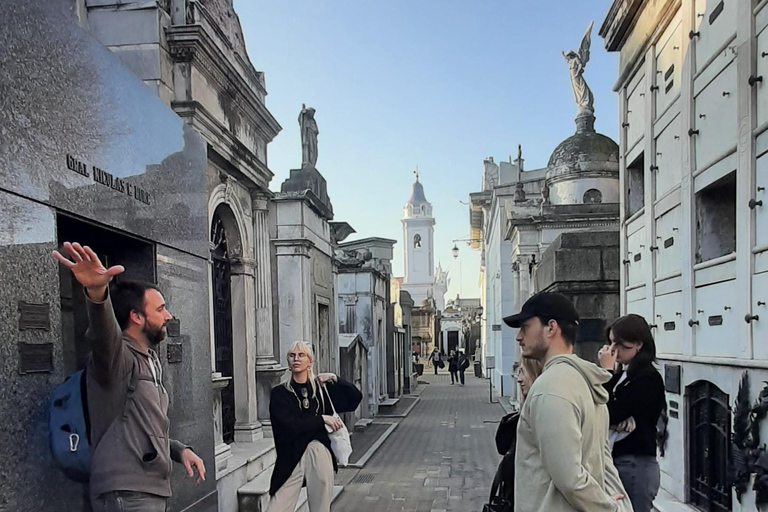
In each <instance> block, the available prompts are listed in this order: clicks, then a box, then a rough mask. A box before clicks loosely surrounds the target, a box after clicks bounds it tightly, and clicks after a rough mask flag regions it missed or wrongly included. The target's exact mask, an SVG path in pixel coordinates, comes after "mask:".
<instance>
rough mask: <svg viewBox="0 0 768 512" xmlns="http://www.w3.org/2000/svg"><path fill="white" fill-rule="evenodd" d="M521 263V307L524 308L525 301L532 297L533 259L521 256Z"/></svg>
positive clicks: (519, 258)
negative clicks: (531, 265) (531, 266)
mask: <svg viewBox="0 0 768 512" xmlns="http://www.w3.org/2000/svg"><path fill="white" fill-rule="evenodd" d="M517 261H518V262H519V263H520V272H518V275H519V276H520V307H521V308H522V307H523V304H525V301H526V300H528V298H529V297H530V296H531V268H530V266H529V265H530V263H531V258H530V256H520V257H518V260H517Z"/></svg>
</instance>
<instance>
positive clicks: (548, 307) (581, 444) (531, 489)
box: [504, 293, 624, 512]
mask: <svg viewBox="0 0 768 512" xmlns="http://www.w3.org/2000/svg"><path fill="white" fill-rule="evenodd" d="M504 322H505V323H506V324H507V325H508V326H510V327H513V328H519V329H520V331H519V332H518V334H517V341H518V343H519V344H520V350H521V353H522V356H523V357H530V358H532V359H536V360H538V361H540V362H541V363H542V364H543V371H542V374H541V376H540V377H539V378H538V379H536V381H535V382H534V383H533V385H532V386H531V389H530V391H529V392H528V396H527V398H526V400H525V403H524V405H523V407H522V410H521V413H520V420H519V425H518V428H517V450H516V454H515V511H516V512H571V511H583V512H614V511H616V510H618V508H619V505H618V503H617V500H618V499H621V498H623V496H621V495H623V494H624V493H623V492H620V493H617V495H615V496H612V495H611V494H609V492H608V491H607V490H606V489H607V482H608V480H609V478H607V475H606V470H605V468H606V466H608V465H609V464H611V455H610V452H609V450H608V442H607V440H608V408H607V407H606V403H607V402H608V392H607V391H606V390H605V388H604V387H603V384H605V383H606V382H608V380H610V378H611V375H610V373H609V372H608V371H606V370H604V369H602V368H599V367H598V366H597V365H594V364H592V363H590V362H588V361H584V360H583V359H580V358H579V357H577V356H576V355H574V354H573V345H574V343H575V342H576V335H577V333H578V329H579V314H578V312H577V311H576V308H575V307H574V306H573V304H572V303H571V301H569V300H568V299H567V298H566V297H565V296H563V295H560V294H558V293H539V294H537V295H534V296H533V297H531V298H530V299H528V300H527V301H526V303H525V304H524V305H523V308H522V310H521V311H520V313H518V314H516V315H512V316H509V317H506V318H504Z"/></svg>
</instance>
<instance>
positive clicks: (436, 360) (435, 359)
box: [430, 347, 445, 375]
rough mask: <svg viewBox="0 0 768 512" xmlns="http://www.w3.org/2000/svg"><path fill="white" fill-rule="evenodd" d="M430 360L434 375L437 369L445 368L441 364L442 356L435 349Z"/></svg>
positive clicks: (442, 363)
mask: <svg viewBox="0 0 768 512" xmlns="http://www.w3.org/2000/svg"><path fill="white" fill-rule="evenodd" d="M430 359H431V361H432V366H433V367H434V369H435V375H437V369H438V368H443V367H445V363H444V362H443V354H441V353H440V351H439V350H438V349H437V347H435V350H434V351H433V352H432V355H431V356H430Z"/></svg>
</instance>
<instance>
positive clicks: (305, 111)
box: [299, 103, 320, 168]
mask: <svg viewBox="0 0 768 512" xmlns="http://www.w3.org/2000/svg"><path fill="white" fill-rule="evenodd" d="M299 126H300V127H301V166H302V167H312V168H314V167H315V166H316V165H317V134H318V133H320V131H319V130H318V129H317V122H315V109H314V108H312V107H310V108H307V106H306V105H305V104H303V103H302V105H301V113H300V114H299Z"/></svg>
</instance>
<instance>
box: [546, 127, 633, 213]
mask: <svg viewBox="0 0 768 512" xmlns="http://www.w3.org/2000/svg"><path fill="white" fill-rule="evenodd" d="M576 127H577V129H576V133H575V134H574V135H571V136H570V137H568V138H567V139H565V140H564V141H563V142H561V143H560V144H559V145H558V146H557V147H556V148H555V150H554V151H553V152H552V156H550V157H549V163H548V164H547V173H546V181H545V187H546V189H547V194H548V198H549V202H550V203H551V204H554V205H558V204H560V205H566V204H570V205H573V204H596V203H602V202H605V203H619V200H620V191H619V145H618V144H616V142H614V141H613V140H612V139H611V138H610V137H606V136H605V135H602V134H600V133H597V132H596V131H595V129H594V117H592V116H589V117H582V118H577V119H576Z"/></svg>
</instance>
